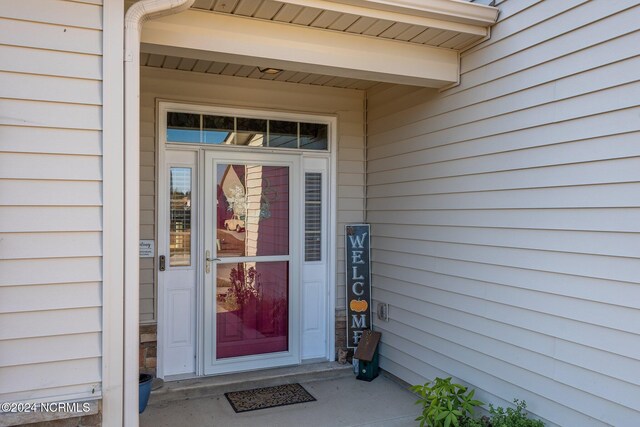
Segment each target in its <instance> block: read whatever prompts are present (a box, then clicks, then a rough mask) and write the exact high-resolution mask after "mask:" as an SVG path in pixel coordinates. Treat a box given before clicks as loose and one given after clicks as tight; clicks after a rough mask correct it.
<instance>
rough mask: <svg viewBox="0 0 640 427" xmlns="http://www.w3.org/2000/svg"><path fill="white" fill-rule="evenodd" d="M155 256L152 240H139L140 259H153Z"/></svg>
mask: <svg viewBox="0 0 640 427" xmlns="http://www.w3.org/2000/svg"><path fill="white" fill-rule="evenodd" d="M155 255H156V247H155V242H154V241H153V240H140V258H153V257H154V256H155Z"/></svg>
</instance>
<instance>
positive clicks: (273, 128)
mask: <svg viewBox="0 0 640 427" xmlns="http://www.w3.org/2000/svg"><path fill="white" fill-rule="evenodd" d="M269 147H280V148H298V123H297V122H285V121H281V120H269Z"/></svg>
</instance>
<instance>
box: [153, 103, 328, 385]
mask: <svg viewBox="0 0 640 427" xmlns="http://www.w3.org/2000/svg"><path fill="white" fill-rule="evenodd" d="M168 110H171V111H183V112H192V113H206V114H219V115H230V116H233V115H237V116H250V117H255V118H267V119H273V120H297V121H302V122H304V121H308V122H317V123H324V124H327V125H328V126H329V133H328V137H329V141H328V148H329V149H328V152H326V151H322V152H320V151H313V150H298V149H272V148H259V149H255V148H253V149H248V148H247V147H237V146H208V145H204V144H189V143H177V144H170V145H169V146H167V143H166V132H165V129H166V112H167V111H168ZM156 114H157V116H156V118H157V122H156V123H157V129H156V152H157V156H156V165H157V167H156V195H157V198H156V221H157V222H156V224H157V225H156V239H158V237H159V232H160V229H161V223H160V219H161V209H163V208H166V205H167V203H168V199H167V197H166V195H165V193H164V189H163V188H162V187H161V185H165V186H166V185H168V184H167V182H168V181H167V177H166V176H164V177H162V176H161V174H165V175H166V173H167V172H166V170H165V169H166V168H167V165H166V151H167V150H184V151H192V152H197V159H198V160H197V164H196V165H195V168H194V171H195V172H196V173H195V174H194V176H193V179H194V180H198V181H199V182H204V167H203V166H204V158H205V152H206V151H209V150H215V151H217V152H220V153H234V152H235V153H247V152H250V153H253V154H260V153H273V154H275V153H278V154H283V155H285V154H298V155H300V156H302V157H303V158H306V157H311V158H313V157H316V158H317V157H321V158H327V157H328V159H329V168H328V171H327V177H328V179H329V183H328V184H329V185H328V189H329V194H328V197H327V199H326V200H327V201H328V206H327V211H328V221H327V242H326V243H327V248H328V250H327V251H326V253H327V256H328V273H327V289H326V290H325V291H326V314H327V316H326V335H327V338H326V359H327V360H329V361H334V360H335V333H334V332H335V310H336V257H337V244H336V242H337V175H336V171H337V154H336V153H337V135H338V132H337V117H336V116H335V115H328V114H327V115H324V114H317V113H301V112H289V111H274V110H267V109H252V108H246V107H243V108H239V107H228V106H217V105H202V104H197V103H190V102H185V101H181V102H174V101H171V100H162V99H157V100H156ZM248 150H250V151H248ZM302 165H303V162H302V161H301V162H300V168H301V171H300V173H299V176H301V177H302V176H304V175H303V174H304V170H303V167H302ZM196 188H197V192H198V194H197V195H195V196H194V197H197V198H198V200H200V201H203V200H204V185H198V186H196ZM299 200H300V202H301V203H302V197H300V198H299ZM198 205H199V208H198V212H197V214H196V216H197V218H198V220H197V223H196V227H197V231H196V233H197V234H199V235H200V236H202V235H203V233H202V230H203V228H202V227H203V226H204V203H203V202H200V203H198ZM299 209H304V207H303V206H302V205H300V207H299ZM164 217H165V224H163V225H162V226H168V223H166V214H164ZM298 228H301V226H299V227H298ZM298 236H299V238H298V241H299V243H300V244H301V242H302V239H303V234H301V233H299V234H298ZM196 240H197V244H196V246H197V249H196V254H194V257H195V259H196V260H197V263H198V264H199V267H198V274H197V280H198V284H197V289H198V291H197V321H196V336H197V338H198V339H197V343H196V360H197V363H196V372H195V373H194V374H192V375H191V376H202V375H204V357H203V356H204V346H203V341H204V331H203V328H202V325H203V324H204V323H203V322H204V313H203V312H204V310H203V307H202V301H203V297H204V292H203V289H204V286H203V285H204V267H203V264H202V263H201V261H202V260H201V259H200V258H202V257H204V250H205V249H204V242H203V241H202V240H203V239H201V238H200V237H197V238H196ZM300 248H301V246H300ZM161 250H163V248H161V247H160V244H159V243H158V255H163V254H162V253H160V251H161ZM301 252H302V250H301V249H300V253H301ZM164 255H165V256H168V253H166V254H164ZM299 264H300V265H302V258H301V260H300V262H299ZM156 270H157V267H156ZM156 277H157V280H156V286H157V295H158V301H157V303H156V321H157V328H158V338H157V376H158V377H159V378H164V377H165V373H164V337H163V335H162V334H163V333H164V332H165V327H166V325H164V323H165V322H164V321H163V320H164V317H166V316H165V312H164V309H163V304H164V297H165V295H164V293H163V292H162V288H163V285H164V276H163V275H162V274H159V273H158V274H157V276H156ZM290 333H291V331H290ZM298 335H299V331H298ZM298 343H300V340H299V337H298ZM298 346H300V344H298ZM299 349H300V348H299V347H298V350H299ZM254 369H259V367H254ZM188 376H189V375H186V377H188Z"/></svg>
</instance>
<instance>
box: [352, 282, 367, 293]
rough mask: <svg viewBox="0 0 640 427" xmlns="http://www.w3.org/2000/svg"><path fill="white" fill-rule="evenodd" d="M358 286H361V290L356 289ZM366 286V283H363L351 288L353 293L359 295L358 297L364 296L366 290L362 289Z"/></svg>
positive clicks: (357, 283)
mask: <svg viewBox="0 0 640 427" xmlns="http://www.w3.org/2000/svg"><path fill="white" fill-rule="evenodd" d="M356 286H360V290H359V291H358V289H356ZM363 286H364V283H362V282H356V283H354V284H353V285H352V286H351V291H352V292H353V293H354V294H355V295H357V296H361V295H362V294H364V290H363V289H362V287H363Z"/></svg>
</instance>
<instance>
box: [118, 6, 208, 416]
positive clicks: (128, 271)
mask: <svg viewBox="0 0 640 427" xmlns="http://www.w3.org/2000/svg"><path fill="white" fill-rule="evenodd" d="M194 2H195V0H141V1H139V2H137V3H134V4H133V5H132V6H131V7H130V8H129V10H128V11H127V14H126V15H125V20H124V26H125V28H124V419H123V425H124V426H126V427H137V426H138V371H139V368H138V366H139V365H138V364H139V361H138V358H139V351H138V347H139V345H140V342H139V329H140V309H139V304H140V302H139V301H140V299H139V296H140V283H139V274H140V269H139V264H140V260H139V257H138V242H139V239H140V33H141V30H142V24H144V22H145V21H147V20H149V19H152V18H157V17H159V16H163V15H170V14H173V13H178V12H181V11H183V10H186V9H188V8H189V7H191V5H192V4H193V3H194Z"/></svg>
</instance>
